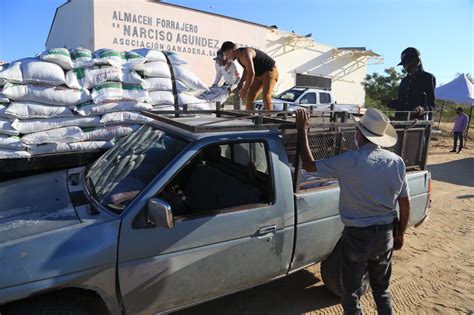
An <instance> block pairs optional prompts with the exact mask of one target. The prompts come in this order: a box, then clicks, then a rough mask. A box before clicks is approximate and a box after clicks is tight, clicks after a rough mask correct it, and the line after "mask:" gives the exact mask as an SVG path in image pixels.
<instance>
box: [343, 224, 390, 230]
mask: <svg viewBox="0 0 474 315" xmlns="http://www.w3.org/2000/svg"><path fill="white" fill-rule="evenodd" d="M346 228H349V229H361V230H369V231H385V230H391V229H393V223H388V224H378V225H369V226H363V227H358V226H347V227H346Z"/></svg>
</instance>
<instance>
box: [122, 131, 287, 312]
mask: <svg viewBox="0 0 474 315" xmlns="http://www.w3.org/2000/svg"><path fill="white" fill-rule="evenodd" d="M268 148H269V145H268V143H267V142H266V141H253V140H252V141H243V140H239V142H221V143H219V144H213V145H209V146H204V147H202V149H200V150H197V151H194V152H197V153H196V154H193V155H192V156H191V155H190V156H189V157H187V159H185V157H183V159H182V161H181V166H180V169H179V170H178V171H175V172H171V171H170V172H169V175H165V176H164V178H163V180H162V182H161V184H156V188H155V191H154V192H150V194H149V195H150V196H151V197H153V196H154V197H156V198H159V199H160V200H161V201H164V202H166V203H168V204H169V205H170V207H171V210H172V213H173V220H174V227H172V228H169V229H168V228H164V227H156V226H153V225H152V224H150V223H149V219H147V214H146V210H147V207H146V205H144V206H143V207H142V208H143V209H141V210H139V211H137V213H136V215H134V216H133V218H132V219H124V221H123V223H122V229H121V237H120V244H119V264H118V276H119V282H120V291H121V294H122V296H123V303H124V305H125V308H126V310H127V313H129V314H150V313H154V312H162V311H168V310H171V309H174V308H177V307H179V306H184V305H189V304H193V303H196V302H198V301H203V300H206V299H210V298H213V297H217V296H220V295H223V294H226V293H230V292H234V291H238V290H240V289H244V288H247V287H252V286H255V285H258V284H261V283H264V282H267V281H269V280H271V279H274V278H278V277H280V276H283V275H285V274H286V272H287V270H288V268H289V263H290V260H291V252H292V246H293V233H294V230H293V224H294V222H293V216H292V215H291V216H289V215H285V213H288V211H287V210H285V207H286V203H285V202H286V201H285V199H284V198H280V197H278V196H277V191H276V188H277V187H278V186H279V184H280V183H279V181H280V179H279V178H280V174H279V170H278V165H277V164H278V163H279V159H278V158H275V159H272V158H271V153H270V151H269V149H268ZM160 180H161V179H160ZM288 195H290V194H288ZM290 198H291V195H290ZM290 200H291V199H290ZM290 204H291V203H290ZM291 211H292V210H291ZM290 213H291V212H290Z"/></svg>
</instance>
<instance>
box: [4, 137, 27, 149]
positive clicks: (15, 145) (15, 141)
mask: <svg viewBox="0 0 474 315" xmlns="http://www.w3.org/2000/svg"><path fill="white" fill-rule="evenodd" d="M2 149H8V150H26V145H25V144H24V143H23V142H21V140H20V137H15V136H5V135H0V150H2Z"/></svg>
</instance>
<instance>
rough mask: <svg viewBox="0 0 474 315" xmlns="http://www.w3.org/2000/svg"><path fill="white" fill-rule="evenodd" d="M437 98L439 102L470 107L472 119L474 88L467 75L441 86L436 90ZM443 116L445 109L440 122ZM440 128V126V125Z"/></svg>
mask: <svg viewBox="0 0 474 315" xmlns="http://www.w3.org/2000/svg"><path fill="white" fill-rule="evenodd" d="M435 97H436V99H437V100H442V101H447V102H453V103H456V104H464V105H469V106H470V107H471V110H470V112H469V121H471V118H472V108H473V107H474V86H473V84H472V83H471V81H469V79H468V78H467V77H466V75H465V74H462V75H460V76H458V77H457V78H456V79H454V80H452V81H451V82H448V83H446V84H444V85H441V86H439V87H437V88H436V89H435ZM443 108H444V103H443ZM442 114H443V109H441V114H440V117H439V121H441V115H442ZM438 126H439V124H438ZM468 132H469V125H468V127H467V132H466V137H467V133H468Z"/></svg>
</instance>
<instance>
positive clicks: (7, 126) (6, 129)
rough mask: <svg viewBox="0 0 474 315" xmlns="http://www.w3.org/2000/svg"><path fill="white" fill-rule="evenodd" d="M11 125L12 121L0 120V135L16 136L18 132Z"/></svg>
mask: <svg viewBox="0 0 474 315" xmlns="http://www.w3.org/2000/svg"><path fill="white" fill-rule="evenodd" d="M13 123H14V121H11V120H9V119H4V118H0V134H4V135H8V136H17V135H18V134H19V132H18V130H16V129H15V128H14V127H13Z"/></svg>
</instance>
